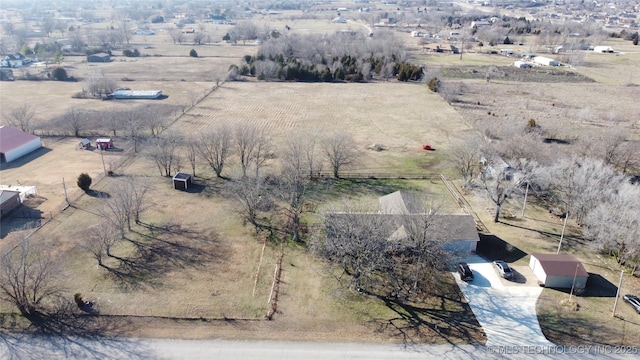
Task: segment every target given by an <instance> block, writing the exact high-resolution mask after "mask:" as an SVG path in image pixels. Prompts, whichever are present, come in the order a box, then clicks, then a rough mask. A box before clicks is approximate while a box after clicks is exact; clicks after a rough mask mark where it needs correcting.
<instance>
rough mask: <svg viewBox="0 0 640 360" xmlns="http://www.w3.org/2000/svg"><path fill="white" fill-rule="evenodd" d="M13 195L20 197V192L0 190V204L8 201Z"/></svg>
mask: <svg viewBox="0 0 640 360" xmlns="http://www.w3.org/2000/svg"><path fill="white" fill-rule="evenodd" d="M15 195H20V191H14V190H0V204H4V202H5V201H8V200H10V199H11V198H13V197H14V196H15Z"/></svg>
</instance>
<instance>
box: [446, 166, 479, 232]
mask: <svg viewBox="0 0 640 360" xmlns="http://www.w3.org/2000/svg"><path fill="white" fill-rule="evenodd" d="M440 179H441V180H442V183H443V184H444V186H445V187H446V188H447V190H448V191H449V194H451V196H452V197H453V199H454V200H455V201H456V203H457V204H458V206H460V208H461V209H462V211H463V212H464V213H465V214H468V215H471V216H472V217H473V220H474V221H475V223H476V228H477V229H478V231H479V232H482V233H488V232H489V229H487V227H486V226H485V225H484V223H483V222H482V220H480V217H479V216H478V214H477V213H476V212H475V211H473V209H472V208H471V204H469V202H468V201H467V199H465V198H464V196H462V193H461V192H460V190H458V188H457V187H456V186H455V185H454V184H453V183H452V182H450V181H449V180H448V179H447V178H446V177H444V175H442V174H440Z"/></svg>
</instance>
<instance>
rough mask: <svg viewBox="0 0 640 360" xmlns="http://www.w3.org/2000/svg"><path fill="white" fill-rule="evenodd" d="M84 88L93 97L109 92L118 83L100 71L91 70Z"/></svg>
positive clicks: (113, 89) (114, 88)
mask: <svg viewBox="0 0 640 360" xmlns="http://www.w3.org/2000/svg"><path fill="white" fill-rule="evenodd" d="M86 86H87V87H86V90H87V91H88V92H89V94H91V95H92V96H95V97H102V96H103V95H107V94H111V93H112V92H114V91H115V90H116V88H117V87H118V85H117V84H116V82H115V81H114V80H113V79H110V78H108V77H106V76H105V75H104V73H102V71H95V72H93V73H92V74H91V75H90V76H89V77H88V78H87V80H86Z"/></svg>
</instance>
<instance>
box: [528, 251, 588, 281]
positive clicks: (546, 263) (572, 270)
mask: <svg viewBox="0 0 640 360" xmlns="http://www.w3.org/2000/svg"><path fill="white" fill-rule="evenodd" d="M531 257H535V258H536V259H538V262H539V263H540V266H542V268H543V269H544V272H545V274H547V276H548V275H552V276H574V275H576V274H577V275H576V276H580V277H588V276H589V273H588V272H587V270H585V268H584V266H582V263H581V262H580V261H579V260H578V259H576V257H575V256H573V255H569V254H531ZM576 267H577V272H576Z"/></svg>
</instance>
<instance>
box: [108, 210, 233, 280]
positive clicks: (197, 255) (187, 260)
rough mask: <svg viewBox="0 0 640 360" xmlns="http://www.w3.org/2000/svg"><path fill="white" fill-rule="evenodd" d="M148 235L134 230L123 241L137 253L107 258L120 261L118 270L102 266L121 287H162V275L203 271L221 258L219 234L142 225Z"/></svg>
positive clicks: (176, 226)
mask: <svg viewBox="0 0 640 360" xmlns="http://www.w3.org/2000/svg"><path fill="white" fill-rule="evenodd" d="M140 226H141V227H142V228H143V229H145V230H146V231H144V230H143V231H140V230H138V229H135V228H134V229H132V230H131V231H130V233H129V234H130V235H132V236H126V237H125V238H124V239H123V241H126V242H129V243H130V244H132V245H133V246H134V248H135V251H133V253H132V254H131V255H129V256H126V257H124V256H117V255H115V254H112V253H109V254H107V256H108V257H110V258H112V259H115V260H117V264H118V265H117V266H109V265H106V264H102V265H101V267H102V268H104V269H105V270H106V271H107V272H108V273H109V274H110V275H111V276H112V277H113V278H114V279H115V280H116V281H117V282H118V283H119V284H120V285H121V286H122V287H124V288H135V287H138V286H140V285H145V286H150V287H154V288H158V287H162V285H163V280H162V275H164V274H166V273H168V272H171V271H174V270H177V269H185V268H200V267H202V266H203V264H205V263H207V262H210V261H215V260H216V259H219V258H220V256H221V255H222V251H221V249H220V243H219V241H218V237H217V234H216V233H215V232H210V233H209V234H202V233H200V232H197V231H194V230H190V229H187V228H185V227H183V226H182V225H180V224H165V225H162V226H157V225H152V224H145V223H140Z"/></svg>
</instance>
